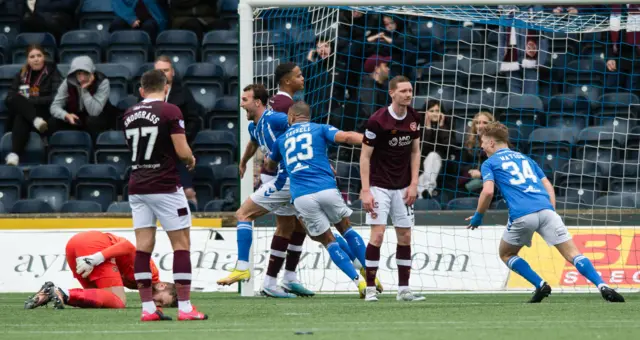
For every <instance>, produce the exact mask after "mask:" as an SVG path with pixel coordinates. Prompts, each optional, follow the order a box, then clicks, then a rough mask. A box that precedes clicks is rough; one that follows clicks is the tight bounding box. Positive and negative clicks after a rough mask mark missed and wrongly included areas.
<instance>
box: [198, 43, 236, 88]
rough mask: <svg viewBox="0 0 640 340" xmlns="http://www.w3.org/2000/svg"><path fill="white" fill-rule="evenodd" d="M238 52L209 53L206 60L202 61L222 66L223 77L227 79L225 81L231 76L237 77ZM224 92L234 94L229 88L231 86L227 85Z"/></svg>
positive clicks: (231, 77)
mask: <svg viewBox="0 0 640 340" xmlns="http://www.w3.org/2000/svg"><path fill="white" fill-rule="evenodd" d="M239 61H240V60H239V59H238V54H237V53H233V52H219V53H211V54H209V56H208V59H207V60H204V62H207V63H213V64H216V65H219V66H220V67H222V71H223V77H224V78H225V79H227V82H228V81H229V80H231V79H233V78H237V77H238V63H239ZM226 91H227V92H226V93H228V94H231V95H235V94H236V92H233V91H232V90H231V86H228V88H227V89H226Z"/></svg>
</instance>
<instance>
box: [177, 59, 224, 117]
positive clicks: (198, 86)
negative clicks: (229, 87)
mask: <svg viewBox="0 0 640 340" xmlns="http://www.w3.org/2000/svg"><path fill="white" fill-rule="evenodd" d="M223 76H224V74H223V70H222V67H220V66H219V65H215V64H208V63H196V64H191V65H189V67H188V68H187V71H186V72H185V74H184V77H183V78H182V79H183V83H184V86H186V87H187V88H188V89H189V91H191V94H193V98H194V99H195V100H196V102H198V104H200V105H201V106H202V107H203V108H204V109H205V111H206V112H209V111H211V110H212V109H213V108H214V105H215V103H216V100H217V98H219V97H220V96H222V94H223V93H224V85H223V84H224V79H223Z"/></svg>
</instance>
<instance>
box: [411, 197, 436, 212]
mask: <svg viewBox="0 0 640 340" xmlns="http://www.w3.org/2000/svg"><path fill="white" fill-rule="evenodd" d="M413 209H414V210H417V211H429V210H442V206H440V203H438V201H436V200H434V199H431V198H430V199H421V198H419V199H417V200H416V203H414V204H413Z"/></svg>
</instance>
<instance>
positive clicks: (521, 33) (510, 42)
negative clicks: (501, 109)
mask: <svg viewBox="0 0 640 340" xmlns="http://www.w3.org/2000/svg"><path fill="white" fill-rule="evenodd" d="M542 9H543V8H542V6H533V7H524V8H522V9H520V10H529V11H533V12H537V11H542ZM505 13H506V14H505V16H504V18H503V20H505V21H509V20H514V19H513V12H509V11H508V10H506V12H505ZM498 56H499V58H501V63H500V72H503V73H506V74H507V82H508V84H509V92H511V93H514V94H532V95H537V94H538V79H539V76H538V70H539V69H538V68H539V67H540V66H541V65H546V64H547V59H548V58H549V41H548V39H547V38H545V37H544V36H543V35H542V34H541V32H540V31H536V30H533V29H522V28H516V27H515V21H514V25H513V26H500V40H499V45H498Z"/></svg>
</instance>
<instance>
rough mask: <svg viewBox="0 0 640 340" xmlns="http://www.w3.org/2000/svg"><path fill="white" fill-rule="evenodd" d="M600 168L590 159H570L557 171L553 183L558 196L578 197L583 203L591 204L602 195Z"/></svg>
mask: <svg viewBox="0 0 640 340" xmlns="http://www.w3.org/2000/svg"><path fill="white" fill-rule="evenodd" d="M603 175H604V174H603V173H602V171H601V168H600V167H598V165H597V163H596V162H593V161H591V160H577V159H571V160H569V162H568V163H567V164H566V165H565V166H564V167H563V169H562V170H561V171H559V172H556V174H555V178H554V179H553V181H552V182H553V184H554V186H555V187H556V189H557V190H558V195H559V196H572V197H579V198H580V200H581V201H582V202H584V203H585V204H589V205H591V204H593V202H594V201H595V199H596V198H598V197H599V196H601V195H602V193H603V192H602V188H603V183H602V181H601V180H600V178H601V177H603Z"/></svg>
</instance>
